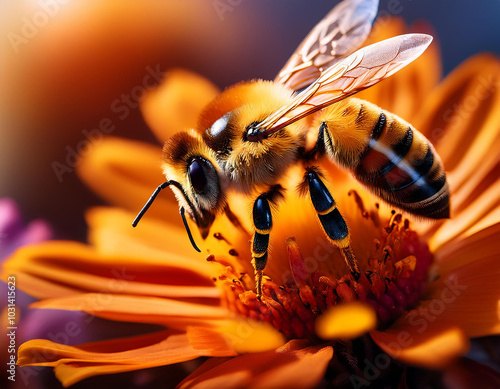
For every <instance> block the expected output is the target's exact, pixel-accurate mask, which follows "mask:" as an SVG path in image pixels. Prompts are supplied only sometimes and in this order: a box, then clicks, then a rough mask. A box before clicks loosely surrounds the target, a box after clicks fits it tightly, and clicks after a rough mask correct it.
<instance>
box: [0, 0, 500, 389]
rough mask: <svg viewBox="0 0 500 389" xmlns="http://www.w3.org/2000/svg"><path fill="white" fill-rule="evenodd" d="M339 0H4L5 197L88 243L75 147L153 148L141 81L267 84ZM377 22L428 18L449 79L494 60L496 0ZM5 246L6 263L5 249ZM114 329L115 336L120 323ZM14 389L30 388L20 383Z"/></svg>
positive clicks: (433, 5)
mask: <svg viewBox="0 0 500 389" xmlns="http://www.w3.org/2000/svg"><path fill="white" fill-rule="evenodd" d="M337 3H338V1H337V0H330V1H325V0H321V1H319V0H315V1H311V0H308V1H306V0H286V1H285V0H282V1H264V0H257V1H256V0H253V1H251V0H191V1H185V0H162V1H160V0H149V1H140V0H135V1H132V0H106V1H97V0H87V1H83V0H25V1H21V0H0V38H1V40H0V86H1V87H0V198H2V197H11V198H13V199H15V200H16V202H17V203H18V205H19V208H20V212H21V214H22V215H23V216H24V219H25V220H27V221H28V220H33V219H39V218H42V219H46V220H47V221H48V222H49V223H50V225H51V227H52V230H53V233H49V232H46V230H44V229H43V228H42V232H41V233H39V235H37V236H38V238H40V239H42V237H44V236H48V235H52V236H55V237H57V238H63V239H77V240H82V241H84V240H85V238H86V226H85V221H84V210H85V209H87V208H89V207H90V206H93V205H99V204H103V202H102V200H101V199H99V198H98V197H97V196H95V195H94V194H93V193H92V192H91V191H90V190H89V189H88V188H86V187H85V186H84V185H83V184H82V183H81V182H80V180H79V179H78V177H77V175H76V173H75V171H74V167H75V163H77V162H76V160H75V156H76V155H77V154H84V153H86V152H87V153H90V152H92V150H91V149H88V150H85V149H80V146H79V145H81V144H82V142H83V143H85V141H86V137H87V135H86V134H89V133H92V131H93V130H94V129H96V128H99V126H102V123H107V124H106V126H110V125H111V126H114V127H113V128H114V130H113V131H112V133H111V135H113V136H118V137H125V138H131V139H137V140H143V141H148V142H157V141H156V139H155V138H154V137H153V135H152V133H151V132H150V131H149V130H148V128H147V125H146V124H145V122H144V120H143V118H142V115H141V112H140V110H139V109H138V107H137V105H138V102H139V101H140V99H141V94H140V93H137V91H140V90H141V88H139V89H138V88H137V87H138V86H139V87H140V86H143V85H144V84H145V82H144V80H145V77H146V76H148V75H150V76H151V77H149V79H148V84H147V85H146V86H147V87H152V86H154V84H156V83H158V82H159V81H160V79H161V74H162V73H164V72H166V71H168V69H169V68H172V67H185V68H188V69H191V70H193V71H196V72H198V73H200V74H202V75H204V76H206V77H207V78H208V79H210V80H212V81H213V82H214V83H216V84H217V85H218V86H219V87H221V88H224V87H226V86H229V85H231V84H233V83H235V82H238V81H241V80H248V79H252V78H264V79H273V78H274V77H275V75H276V73H277V72H278V71H279V69H280V68H281V67H282V66H283V64H284V63H285V62H286V61H287V59H288V58H289V56H290V55H291V54H292V52H293V51H294V50H295V48H296V47H297V45H298V44H299V43H300V42H301V40H302V39H303V38H304V37H305V36H306V34H307V33H308V32H309V31H310V30H311V28H312V27H314V25H315V24H316V23H317V22H319V21H320V20H321V19H322V18H323V16H324V15H325V14H326V13H327V12H328V11H329V10H330V9H331V8H332V7H333V6H334V5H335V4H337ZM380 15H381V16H382V17H390V16H397V17H402V18H403V19H404V20H405V21H406V23H407V24H408V25H412V24H413V23H415V22H417V21H425V22H426V23H427V24H428V25H429V26H430V28H431V30H433V31H434V33H433V35H434V36H435V38H436V39H437V40H438V43H439V46H440V48H441V52H442V60H443V74H444V75H446V74H448V73H449V72H450V71H451V70H452V69H453V68H455V67H456V66H457V65H458V64H459V63H461V62H462V61H463V60H464V59H466V58H467V57H469V56H471V55H473V54H475V53H479V52H485V51H489V52H493V53H495V54H496V55H499V56H500V27H499V25H498V16H499V15H500V1H498V0H479V1H474V2H473V1H470V0H432V1H431V0H413V1H412V0H381V5H380ZM427 28H429V27H427ZM134 91H135V92H134ZM158 159H160V156H158ZM151 189H153V188H151ZM122 195H123V196H127V193H123V194H122ZM48 229H50V228H48ZM38 231H40V230H38ZM44 231H45V232H44ZM0 238H1V237H0ZM31 240H33V239H31ZM0 250H2V253H0V254H1V255H0V259H3V258H4V257H5V255H7V250H6V247H5V245H3V246H2V247H0ZM33 315H36V312H35V313H33ZM35 319H37V318H36V317H35ZM56 319H57V317H56ZM34 322H35V323H38V322H39V320H38V319H37V320H35V321H34ZM62 322H64V321H62ZM128 330H130V328H128ZM37 331H38V332H43V331H46V332H47V331H49V329H43V328H41V329H37ZM113 331H115V332H113V334H112V335H113V336H117V333H116V326H114V327H113ZM27 338H29V336H27ZM0 344H2V343H1V342H0ZM2 347H3V346H2ZM172 369H174V370H175V369H181V368H180V367H177V365H176V366H174V367H169V368H165V369H162V370H161V371H162V372H163V373H164V374H165V376H166V377H171V375H172V371H174V370H172ZM30 371H31V370H30ZM174 373H175V371H174ZM148 374H150V373H149V372H148V371H146V372H139V373H137V375H134V376H133V377H135V378H134V379H133V380H132V379H131V380H130V383H129V386H130V387H135V386H141V385H140V383H141V380H142V381H144V382H148V380H149V378H148V376H147V375H148ZM169 374H170V375H169ZM179 374H180V375H181V376H182V374H183V372H182V371H180V373H179ZM44 377H45V378H46V379H47V381H46V382H47V383H46V384H45V385H42V384H39V385H40V386H37V387H60V384H58V383H57V381H56V380H55V378H54V377H53V375H52V373H51V371H50V369H45V370H44V376H40V377H38V378H39V381H35V380H32V381H31V384H33V385H34V384H37V382H38V383H41V382H43V379H44ZM127 377H132V375H129V376H127V375H125V378H127ZM1 378H2V385H3V382H6V381H5V380H4V379H3V378H4V377H3V376H2V377H1ZM99 380H100V381H94V380H93V379H91V380H88V381H87V383H82V385H80V384H78V385H76V386H75V388H78V387H90V386H92V385H93V383H94V382H99V384H100V386H101V387H106V385H107V383H109V385H108V386H107V387H112V386H113V385H112V384H113V382H114V381H113V378H107V377H104V378H99ZM159 382H167V381H165V380H164V381H159ZM31 384H30V386H29V387H35V386H31ZM87 385H88V386H87ZM129 386H123V387H129ZM2 387H3V386H2ZM15 387H19V388H24V387H27V386H25V385H24V382H23V381H22V380H18V382H17V383H16V386H15Z"/></svg>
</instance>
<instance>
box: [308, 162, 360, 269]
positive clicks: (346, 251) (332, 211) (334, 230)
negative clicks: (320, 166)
mask: <svg viewBox="0 0 500 389" xmlns="http://www.w3.org/2000/svg"><path fill="white" fill-rule="evenodd" d="M304 179H305V183H307V185H308V188H309V193H310V195H311V201H312V203H313V206H314V209H315V210H316V212H317V213H318V218H319V221H320V223H321V226H322V227H323V231H325V234H326V235H327V236H328V238H329V239H330V240H331V241H332V242H333V243H334V244H335V245H336V246H337V247H338V248H339V249H340V252H341V253H342V256H343V257H344V260H345V261H346V263H347V265H348V266H349V269H350V271H351V274H352V275H353V277H354V278H355V279H358V278H359V275H360V273H359V268H358V263H357V261H356V258H355V257H354V253H353V251H352V248H351V245H350V235H349V229H348V228H347V224H346V222H345V220H344V218H343V217H342V215H341V214H340V212H339V210H338V208H337V205H336V203H335V200H334V199H333V196H332V195H331V194H330V191H329V190H328V189H327V187H326V186H325V184H324V183H323V181H322V180H321V178H320V174H319V173H318V171H317V169H316V168H314V167H310V168H307V171H306V174H305V177H304Z"/></svg>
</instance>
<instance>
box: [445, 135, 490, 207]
mask: <svg viewBox="0 0 500 389" xmlns="http://www.w3.org/2000/svg"><path fill="white" fill-rule="evenodd" d="M497 150H498V148H496V149H495V144H492V145H491V147H490V148H489V149H488V150H484V155H486V156H487V157H486V158H484V159H483V160H482V161H481V163H480V164H479V165H477V166H476V169H475V170H474V174H472V175H471V176H469V177H467V179H466V180H465V181H463V177H460V170H455V171H454V175H452V176H450V183H452V184H453V185H454V186H455V190H453V193H452V197H451V206H452V209H453V213H454V214H455V215H458V213H459V212H461V211H462V210H463V209H465V208H466V207H467V206H468V205H469V204H470V203H472V202H473V201H474V200H476V199H477V198H478V197H479V196H480V195H481V194H482V193H483V192H484V191H486V190H487V189H488V188H489V187H490V186H491V185H493V184H494V183H495V181H497V180H498V178H499V177H500V154H498V152H497ZM455 172H457V174H455ZM459 179H460V180H462V181H460V182H458V180H459Z"/></svg>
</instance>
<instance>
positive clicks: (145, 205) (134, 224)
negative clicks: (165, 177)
mask: <svg viewBox="0 0 500 389" xmlns="http://www.w3.org/2000/svg"><path fill="white" fill-rule="evenodd" d="M171 184H173V181H166V182H164V183H163V184H161V185H158V188H156V189H155V191H154V192H153V194H152V195H151V197H150V198H149V200H148V201H147V202H146V204H144V207H142V209H141V210H140V212H139V213H138V214H137V216H136V217H135V219H134V221H133V222H132V227H135V226H137V224H138V223H139V221H140V220H141V219H142V217H143V216H144V214H145V213H146V211H147V210H148V209H149V207H150V206H151V204H153V201H155V199H156V196H158V193H160V192H161V190H162V189H165V188H166V187H167V186H169V185H171Z"/></svg>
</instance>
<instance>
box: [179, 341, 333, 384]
mask: <svg viewBox="0 0 500 389" xmlns="http://www.w3.org/2000/svg"><path fill="white" fill-rule="evenodd" d="M332 356H333V349H332V348H331V347H329V346H327V347H323V346H310V347H307V342H306V341H304V340H292V341H290V342H288V343H287V344H285V345H284V346H282V347H280V348H279V349H277V350H273V351H267V352H263V353H255V354H246V355H241V356H239V357H236V358H232V359H229V360H227V359H223V360H221V361H211V360H209V361H207V362H205V364H204V365H202V366H201V367H200V368H199V369H198V370H196V371H195V372H194V373H193V374H191V375H190V376H189V377H187V378H186V379H185V380H184V381H182V382H181V383H180V384H179V388H182V389H186V388H206V389H208V388H275V389H279V388H290V389H293V388H297V389H299V388H300V389H305V388H313V387H315V386H316V385H317V384H318V383H319V381H320V380H321V379H322V378H323V376H324V374H325V371H326V368H327V366H328V363H329V362H330V360H331V358H332Z"/></svg>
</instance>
